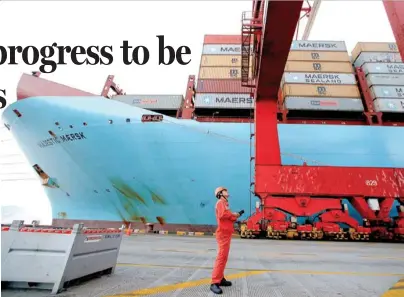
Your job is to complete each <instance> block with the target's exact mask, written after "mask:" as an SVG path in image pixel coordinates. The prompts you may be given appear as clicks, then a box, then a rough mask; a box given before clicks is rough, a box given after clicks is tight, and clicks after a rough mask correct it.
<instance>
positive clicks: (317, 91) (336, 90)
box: [282, 84, 360, 98]
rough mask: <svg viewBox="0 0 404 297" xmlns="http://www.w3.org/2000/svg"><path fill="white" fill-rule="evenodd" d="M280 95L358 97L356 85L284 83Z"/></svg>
mask: <svg viewBox="0 0 404 297" xmlns="http://www.w3.org/2000/svg"><path fill="white" fill-rule="evenodd" d="M282 95H283V96H284V97H287V96H292V97H340V98H360V93H359V88H358V86H357V85H308V84H284V85H283V87H282Z"/></svg>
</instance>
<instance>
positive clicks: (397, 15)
mask: <svg viewBox="0 0 404 297" xmlns="http://www.w3.org/2000/svg"><path fill="white" fill-rule="evenodd" d="M383 4H384V9H385V10H386V13H387V17H388V19H389V22H390V26H391V29H392V30H393V34H394V37H395V39H396V43H397V47H398V50H399V52H400V55H401V59H402V60H403V61H404V2H403V1H391V0H383Z"/></svg>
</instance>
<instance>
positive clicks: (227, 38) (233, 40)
mask: <svg viewBox="0 0 404 297" xmlns="http://www.w3.org/2000/svg"><path fill="white" fill-rule="evenodd" d="M203 44H237V45H239V44H241V35H205V36H204V38H203Z"/></svg>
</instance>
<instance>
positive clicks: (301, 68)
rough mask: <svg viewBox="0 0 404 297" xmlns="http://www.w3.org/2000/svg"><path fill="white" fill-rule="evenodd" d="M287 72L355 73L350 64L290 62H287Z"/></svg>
mask: <svg viewBox="0 0 404 297" xmlns="http://www.w3.org/2000/svg"><path fill="white" fill-rule="evenodd" d="M285 71H287V72H332V73H353V68H352V64H351V63H350V62H306V61H288V62H286V66H285Z"/></svg>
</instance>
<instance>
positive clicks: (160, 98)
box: [112, 95, 184, 110]
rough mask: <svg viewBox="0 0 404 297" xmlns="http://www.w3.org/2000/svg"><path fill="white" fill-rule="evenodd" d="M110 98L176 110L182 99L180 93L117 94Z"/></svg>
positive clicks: (137, 104)
mask: <svg viewBox="0 0 404 297" xmlns="http://www.w3.org/2000/svg"><path fill="white" fill-rule="evenodd" d="M112 100H116V101H120V102H122V103H126V104H129V105H132V106H136V107H140V108H144V109H154V110H157V109H166V110H178V109H179V108H180V107H181V104H182V102H183V100H184V96H182V95H117V96H113V97H112Z"/></svg>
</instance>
